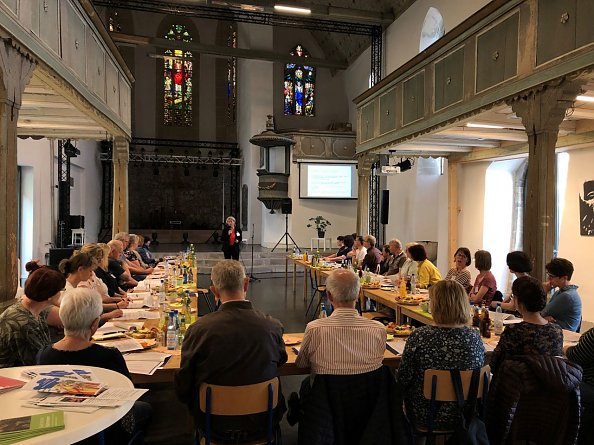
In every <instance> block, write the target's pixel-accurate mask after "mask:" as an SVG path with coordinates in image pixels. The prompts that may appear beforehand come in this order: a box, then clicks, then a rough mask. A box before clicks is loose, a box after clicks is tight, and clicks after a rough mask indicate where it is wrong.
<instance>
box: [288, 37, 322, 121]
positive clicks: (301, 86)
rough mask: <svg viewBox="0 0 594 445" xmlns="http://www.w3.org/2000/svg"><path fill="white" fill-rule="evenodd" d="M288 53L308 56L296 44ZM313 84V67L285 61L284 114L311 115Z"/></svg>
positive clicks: (314, 83)
mask: <svg viewBox="0 0 594 445" xmlns="http://www.w3.org/2000/svg"><path fill="white" fill-rule="evenodd" d="M289 54H291V55H292V56H296V57H303V58H307V57H309V53H308V52H307V50H306V49H305V48H303V47H302V46H301V45H297V46H296V47H295V48H294V49H293V50H292V51H291V52H290V53H289ZM315 86H316V71H315V68H313V67H311V66H307V65H304V64H301V63H287V64H286V65H285V88H284V97H285V106H284V109H285V114H286V115H294V116H313V115H314V89H315Z"/></svg>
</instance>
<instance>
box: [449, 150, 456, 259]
mask: <svg viewBox="0 0 594 445" xmlns="http://www.w3.org/2000/svg"><path fill="white" fill-rule="evenodd" d="M448 223H449V224H448V234H449V236H448V252H449V256H448V264H450V263H451V261H452V258H454V253H456V249H458V163H457V162H451V161H449V160H448Z"/></svg>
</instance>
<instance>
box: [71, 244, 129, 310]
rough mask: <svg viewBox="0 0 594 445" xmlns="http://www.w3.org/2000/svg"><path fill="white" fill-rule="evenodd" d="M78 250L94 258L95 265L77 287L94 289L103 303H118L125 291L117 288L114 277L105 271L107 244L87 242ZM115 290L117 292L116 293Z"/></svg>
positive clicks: (124, 295) (124, 296)
mask: <svg viewBox="0 0 594 445" xmlns="http://www.w3.org/2000/svg"><path fill="white" fill-rule="evenodd" d="M80 252H81V253H86V254H87V255H90V256H91V257H92V258H93V259H94V260H95V263H96V264H97V267H96V268H95V270H93V273H92V274H91V278H89V279H88V280H86V281H81V282H80V283H78V287H87V288H89V289H93V290H96V291H97V292H99V295H101V300H102V301H103V303H104V304H109V303H118V302H120V301H122V298H126V292H124V291H123V290H121V289H119V288H118V283H117V280H116V279H115V277H114V276H113V275H111V274H109V273H108V272H107V271H106V270H107V267H108V259H109V246H108V245H107V244H104V243H87V244H85V245H83V246H82V247H81V249H80ZM99 275H101V277H100V276H99ZM106 281H107V282H106ZM108 283H109V285H108ZM110 287H111V289H110ZM116 291H117V292H119V293H116Z"/></svg>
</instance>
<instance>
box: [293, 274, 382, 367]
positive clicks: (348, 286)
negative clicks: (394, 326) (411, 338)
mask: <svg viewBox="0 0 594 445" xmlns="http://www.w3.org/2000/svg"><path fill="white" fill-rule="evenodd" d="M326 294H327V296H328V298H329V299H330V301H331V302H332V305H333V306H334V312H332V315H330V317H327V318H320V319H318V320H314V321H312V322H310V323H308V325H307V327H306V328H305V335H304V336H303V342H302V343H301V349H300V350H299V355H298V356H297V361H296V364H297V366H299V367H300V368H308V367H309V368H311V372H312V374H332V375H349V374H362V373H366V372H371V371H375V370H376V369H379V368H380V367H381V366H382V360H383V358H384V351H385V349H386V329H385V327H384V325H382V324H381V323H380V322H378V321H373V320H368V319H366V318H363V317H361V316H360V315H359V313H358V312H357V309H355V304H356V302H357V299H358V297H359V277H358V276H357V275H355V274H354V273H353V272H352V271H350V270H348V269H338V270H335V271H333V272H332V273H330V275H329V276H328V279H327V280H326ZM330 340H331V341H330Z"/></svg>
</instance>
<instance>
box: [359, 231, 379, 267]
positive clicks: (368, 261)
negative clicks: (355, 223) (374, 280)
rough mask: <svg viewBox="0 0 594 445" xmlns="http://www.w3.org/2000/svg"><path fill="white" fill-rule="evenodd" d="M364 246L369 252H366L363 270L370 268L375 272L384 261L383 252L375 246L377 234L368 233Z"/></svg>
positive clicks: (362, 265) (364, 239)
mask: <svg viewBox="0 0 594 445" xmlns="http://www.w3.org/2000/svg"><path fill="white" fill-rule="evenodd" d="M363 246H364V247H365V248H366V249H367V253H366V254H365V258H363V263H362V264H361V267H362V268H363V270H365V269H369V271H370V272H372V273H375V272H376V270H377V266H378V265H379V263H381V261H382V252H381V251H380V250H379V249H378V248H377V247H375V236H373V235H366V236H365V237H364V238H363Z"/></svg>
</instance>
